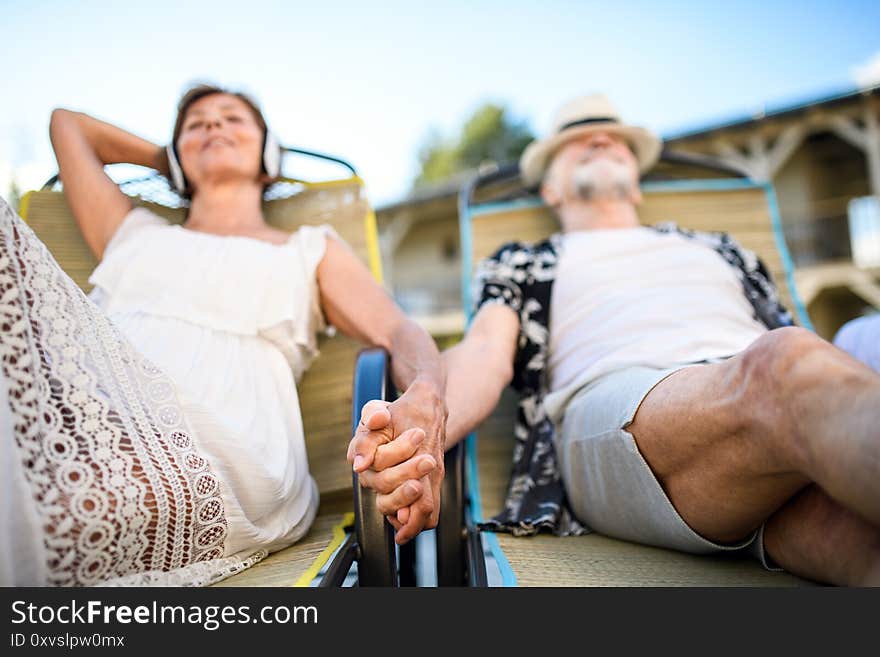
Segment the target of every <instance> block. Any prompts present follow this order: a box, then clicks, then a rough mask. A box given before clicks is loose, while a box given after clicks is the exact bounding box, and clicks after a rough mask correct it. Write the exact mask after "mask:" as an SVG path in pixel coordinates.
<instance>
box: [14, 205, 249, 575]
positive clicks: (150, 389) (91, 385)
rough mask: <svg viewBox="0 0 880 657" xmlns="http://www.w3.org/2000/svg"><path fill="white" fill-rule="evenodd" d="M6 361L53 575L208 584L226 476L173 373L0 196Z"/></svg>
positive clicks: (214, 571)
mask: <svg viewBox="0 0 880 657" xmlns="http://www.w3.org/2000/svg"><path fill="white" fill-rule="evenodd" d="M0 367H2V373H3V376H4V377H5V379H6V383H7V386H8V393H9V394H8V398H9V404H10V409H11V412H12V418H13V423H14V433H15V444H16V446H17V449H18V453H19V454H18V455H19V457H20V462H21V464H22V467H23V470H24V473H25V479H26V481H27V483H28V485H29V487H30V491H31V493H32V497H33V501H34V503H35V505H36V508H37V513H38V515H39V517H40V519H41V522H42V525H43V537H42V540H43V543H44V545H45V548H46V558H47V568H48V582H47V583H49V584H56V585H64V586H71V585H95V584H99V583H103V582H108V581H109V582H114V583H122V582H124V583H125V585H129V586H131V585H153V584H158V585H164V586H168V585H203V584H207V583H213V582H215V581H219V579H222V578H223V577H228V576H229V575H231V574H233V573H234V572H238V571H240V570H242V569H244V568H247V567H248V566H250V565H251V564H252V563H255V562H256V561H259V560H260V559H262V558H263V556H265V554H264V552H263V551H255V552H254V553H253V554H251V555H241V554H239V555H235V556H233V557H226V558H223V552H224V547H223V546H224V539H225V538H226V534H227V522H226V517H225V513H224V508H223V502H222V499H221V497H220V482H219V480H218V478H217V476H216V474H215V473H214V471H213V470H212V469H211V466H210V464H209V463H208V461H207V459H206V458H205V457H204V456H202V455H201V454H200V453H199V451H198V450H197V449H196V447H195V444H194V441H193V438H192V435H191V433H190V431H189V429H188V428H187V425H186V421H185V418H184V417H183V413H182V412H181V408H180V405H179V403H178V401H177V397H176V391H175V388H174V385H173V383H172V382H171V380H170V379H169V378H168V377H167V376H166V375H165V374H163V373H162V372H161V371H160V370H159V369H158V368H157V367H155V366H154V365H153V364H152V363H150V362H148V361H147V360H146V359H145V358H143V357H142V356H141V355H139V354H138V353H137V352H136V351H135V349H133V348H132V347H131V346H130V345H129V344H128V342H127V341H126V340H125V339H124V338H123V336H122V335H121V334H120V333H119V331H118V330H117V329H116V328H115V326H114V325H113V324H112V323H111V322H110V320H109V319H107V318H106V317H105V316H104V315H103V314H102V313H101V312H100V311H99V310H98V308H97V307H96V306H95V305H94V304H93V303H92V302H91V301H89V300H88V299H87V298H86V297H85V295H84V294H83V293H82V291H81V290H80V289H79V288H78V287H77V286H76V284H75V283H73V281H72V280H70V278H69V277H67V276H66V275H65V274H64V272H63V271H62V270H61V268H60V267H59V266H58V264H57V263H56V262H55V261H54V259H53V258H52V256H51V254H50V253H49V252H48V250H47V249H46V247H45V246H44V245H43V244H42V243H41V242H40V241H39V240H38V239H37V238H36V236H35V235H34V234H33V232H32V231H31V229H30V228H28V227H27V226H26V225H25V224H24V222H22V221H21V220H20V219H19V218H18V217H17V216H15V214H14V213H13V212H12V210H11V209H10V208H9V207H8V206H7V205H6V204H5V203H4V202H2V199H0Z"/></svg>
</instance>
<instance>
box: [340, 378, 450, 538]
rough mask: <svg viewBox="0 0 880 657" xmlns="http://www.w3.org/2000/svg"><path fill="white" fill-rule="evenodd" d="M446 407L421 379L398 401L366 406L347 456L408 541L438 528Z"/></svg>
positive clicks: (365, 484)
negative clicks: (424, 531)
mask: <svg viewBox="0 0 880 657" xmlns="http://www.w3.org/2000/svg"><path fill="white" fill-rule="evenodd" d="M445 424H446V407H445V404H444V403H443V400H442V399H441V398H439V396H438V395H436V394H435V392H434V389H433V388H432V387H431V386H429V385H425V384H421V383H416V384H414V385H412V386H410V388H409V389H408V390H407V391H406V393H404V395H403V396H401V397H400V398H399V399H398V400H397V401H396V402H394V403H393V404H392V403H388V402H383V401H371V402H368V403H367V404H365V405H364V409H363V411H362V414H361V423H360V425H359V426H358V430H357V432H356V434H355V436H354V437H353V438H352V441H351V443H350V444H349V449H348V454H347V458H348V460H349V462H350V463H352V464H353V466H354V470H355V472H358V473H359V474H360V481H361V484H362V485H364V486H367V487H369V488H372V489H374V490H376V491H377V493H378V495H377V504H378V506H379V509H380V511H381V512H382V513H384V514H386V516H388V519H389V521H390V522H391V523H392V525H394V527H395V529H397V530H398V532H397V535H396V540H397V542H398V543H400V544H402V543H405V542H407V541H409V540H411V539H412V538H414V537H415V536H416V535H417V534H418V533H419V532H420V531H422V530H423V529H430V528H432V527H436V525H437V521H438V519H439V512H440V485H441V483H442V481H443V475H444V472H443V452H444V446H445V435H446V434H445Z"/></svg>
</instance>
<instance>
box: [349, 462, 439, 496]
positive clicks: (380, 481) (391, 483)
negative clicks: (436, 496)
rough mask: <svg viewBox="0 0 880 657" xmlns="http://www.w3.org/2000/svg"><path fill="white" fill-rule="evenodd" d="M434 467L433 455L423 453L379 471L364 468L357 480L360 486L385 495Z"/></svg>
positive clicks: (435, 463)
mask: <svg viewBox="0 0 880 657" xmlns="http://www.w3.org/2000/svg"><path fill="white" fill-rule="evenodd" d="M436 467H437V461H435V460H434V457H433V456H429V455H427V454H425V455H423V456H418V457H416V458H413V459H410V460H409V461H404V462H403V463H401V464H400V465H395V466H393V467H391V468H387V469H385V470H382V471H381V472H376V471H375V470H373V469H368V470H364V471H363V472H361V473H360V475H359V477H358V480H359V481H360V484H361V486H364V487H366V488H370V489H372V490H374V491H376V492H378V493H384V494H386V495H387V494H389V493H391V491H393V490H394V489H395V488H397V487H398V486H401V485H402V484H404V483H406V481H408V480H409V479H421V478H422V477H424V476H425V475H426V474H428V473H429V472H431V471H432V470H434V468H436Z"/></svg>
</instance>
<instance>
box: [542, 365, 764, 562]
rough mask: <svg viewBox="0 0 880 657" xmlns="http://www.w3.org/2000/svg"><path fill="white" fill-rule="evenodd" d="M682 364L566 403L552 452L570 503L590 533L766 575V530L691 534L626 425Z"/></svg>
mask: <svg viewBox="0 0 880 657" xmlns="http://www.w3.org/2000/svg"><path fill="white" fill-rule="evenodd" d="M683 367H699V365H685V366H681V367H674V368H670V369H665V370H660V369H653V368H648V367H632V368H629V369H626V370H622V371H620V372H613V373H611V374H608V375H605V376H603V377H601V378H599V379H598V380H596V381H594V382H592V383H590V384H589V385H587V386H585V387H584V388H583V389H582V390H580V391H579V392H578V393H577V395H575V397H573V398H572V400H571V401H570V402H569V404H568V406H567V407H566V410H565V417H564V418H563V420H562V427H561V431H558V432H557V438H556V452H557V456H558V457H559V464H560V469H561V471H562V479H563V482H564V484H565V489H566V493H567V494H568V499H569V502H570V503H571V506H572V508H573V510H574V512H575V514H576V515H577V516H578V518H579V519H580V520H581V521H583V522H584V523H586V524H587V525H588V526H589V527H590V528H591V529H593V530H595V531H597V532H599V533H600V534H605V535H607V536H612V537H615V538H621V539H624V540H628V541H633V542H636V543H644V544H648V545H656V546H659V547H665V548H672V549H675V550H681V551H683V552H691V553H694V554H712V553H717V552H742V553H747V554H749V555H751V556H753V557H754V558H756V559H758V560H759V561H760V562H761V563H762V565H763V566H764V567H765V568H767V569H768V570H780V569H779V568H778V567H777V566H776V565H775V564H773V563H772V562H771V561H770V560H769V559H768V558H767V557H766V556H765V554H764V543H763V534H764V528H763V525H762V526H761V527H760V528H759V529H757V530H756V531H755V532H754V533H753V534H752V535H751V536H749V537H747V538H746V539H745V540H743V541H740V542H739V543H736V544H733V545H721V544H718V543H715V542H713V541H710V540H708V539H706V538H704V537H702V536H700V535H699V534H697V533H696V532H695V531H694V530H693V529H691V528H690V527H689V526H688V525H687V523H686V522H685V521H684V520H683V519H682V517H681V516H680V515H679V514H678V512H677V511H676V510H675V507H674V506H672V502H670V501H669V498H668V497H667V496H666V492H665V491H664V490H663V487H662V486H661V485H660V483H659V482H658V481H657V478H656V477H655V476H654V473H653V472H652V471H651V468H650V467H649V466H648V463H647V462H646V461H645V459H644V457H643V456H642V454H641V452H639V449H638V446H637V445H636V442H635V439H634V438H633V436H632V434H631V433H629V432H628V431H626V427H627V426H628V425H629V424H630V423H631V422H632V420H633V417H634V416H635V414H636V411H637V410H638V408H639V405H640V404H641V403H642V400H643V399H644V398H645V397H646V396H647V394H648V393H649V392H650V391H651V389H652V388H653V387H654V386H656V385H657V384H658V383H660V381H662V380H663V379H665V378H666V377H667V376H669V375H670V374H672V373H673V372H677V371H678V370H680V369H683Z"/></svg>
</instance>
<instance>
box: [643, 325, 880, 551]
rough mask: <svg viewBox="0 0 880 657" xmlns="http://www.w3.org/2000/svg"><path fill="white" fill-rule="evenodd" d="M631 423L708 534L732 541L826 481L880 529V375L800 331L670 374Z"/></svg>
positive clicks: (677, 502)
mask: <svg viewBox="0 0 880 657" xmlns="http://www.w3.org/2000/svg"><path fill="white" fill-rule="evenodd" d="M628 430H629V431H630V432H631V433H632V434H633V436H634V437H635V439H636V442H637V444H638V446H639V449H640V450H641V452H642V454H643V456H644V457H645V459H646V460H647V462H648V463H649V464H650V466H651V468H652V469H653V471H654V473H655V475H656V476H657V478H658V480H659V481H660V483H661V485H662V486H663V488H664V489H665V490H666V493H667V494H668V495H669V498H670V499H671V501H672V503H673V505H674V506H675V507H676V509H677V510H678V512H679V513H680V514H681V516H682V517H683V518H684V519H685V521H686V522H687V523H688V524H689V525H690V526H691V527H692V528H693V529H694V530H695V531H697V532H698V533H699V534H701V535H703V536H705V537H706V538H709V539H711V540H715V541H718V542H735V541H737V540H740V539H742V538H743V537H744V536H746V535H748V534H749V533H750V532H751V531H753V530H754V529H755V528H756V527H758V526H759V525H760V524H761V523H762V522H764V521H765V520H766V519H767V518H769V517H770V516H771V515H772V514H774V513H775V512H776V511H777V510H778V509H780V508H781V507H782V506H783V505H784V504H785V503H786V502H787V501H788V500H789V499H790V498H791V497H792V496H793V495H795V494H796V493H797V492H798V491H799V490H801V489H802V488H804V487H805V486H807V485H808V484H810V483H811V482H815V483H818V484H819V485H820V486H821V487H822V489H824V491H826V492H827V493H828V495H829V496H830V497H831V498H833V499H834V500H836V501H837V502H838V503H839V504H840V505H841V506H843V507H844V508H847V509H849V510H850V511H853V512H855V513H856V514H858V515H860V516H861V517H862V518H863V519H865V520H866V521H867V522H868V524H870V525H874V526H875V527H877V526H880V376H878V375H877V373H875V372H873V371H872V370H870V369H869V368H867V367H866V366H864V365H863V364H861V363H859V362H858V361H856V360H855V359H853V358H851V357H849V356H848V355H846V354H845V353H843V352H842V351H840V350H839V349H836V348H835V347H833V346H831V345H830V344H829V343H827V342H825V341H824V340H821V339H820V338H817V337H816V336H814V335H813V334H812V333H809V332H808V331H804V330H802V329H779V330H776V331H771V332H770V333H768V334H767V335H765V336H762V337H761V338H759V339H758V340H756V341H755V342H754V343H753V344H752V345H751V346H750V347H749V348H748V349H747V350H746V351H744V352H743V353H741V354H739V355H737V356H735V357H734V358H731V359H730V360H728V361H725V362H724V363H719V364H714V365H706V366H700V367H693V368H687V369H685V370H682V371H680V372H677V373H675V374H673V375H672V376H670V377H668V378H667V379H665V380H663V381H661V382H660V383H659V384H658V385H657V386H656V387H655V388H654V389H653V390H652V391H651V392H650V393H649V394H648V395H647V396H646V398H645V400H644V401H643V402H642V405H641V407H640V408H639V410H638V412H637V413H636V416H635V419H634V421H633V422H632V424H630V425H629V427H628Z"/></svg>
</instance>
